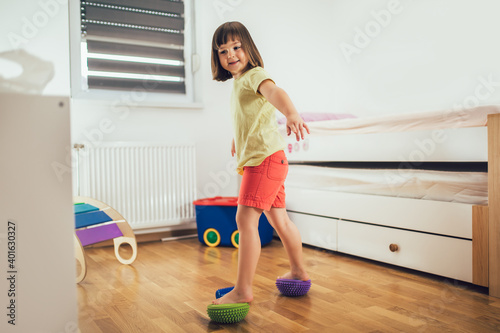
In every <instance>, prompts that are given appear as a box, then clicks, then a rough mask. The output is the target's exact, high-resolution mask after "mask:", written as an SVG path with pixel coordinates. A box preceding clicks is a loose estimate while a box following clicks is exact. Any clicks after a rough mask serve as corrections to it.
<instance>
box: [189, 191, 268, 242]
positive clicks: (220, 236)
mask: <svg viewBox="0 0 500 333" xmlns="http://www.w3.org/2000/svg"><path fill="white" fill-rule="evenodd" d="M237 201H238V198H237V197H214V198H207V199H200V200H196V201H195V202H193V204H194V205H195V209H196V225H197V228H198V240H199V241H200V242H201V243H203V244H206V245H208V246H212V247H213V246H219V245H220V246H234V247H236V248H238V247H239V233H238V228H237V226H236V208H237V206H238V203H237ZM273 230H274V229H273V228H272V227H271V225H270V224H269V222H268V221H267V218H266V216H265V215H264V214H262V215H261V217H260V220H259V235H260V242H261V244H262V245H266V244H268V243H270V242H271V240H272V239H273Z"/></svg>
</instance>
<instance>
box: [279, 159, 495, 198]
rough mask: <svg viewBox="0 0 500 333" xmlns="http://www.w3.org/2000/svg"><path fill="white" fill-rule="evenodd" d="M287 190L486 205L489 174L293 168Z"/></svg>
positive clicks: (289, 173)
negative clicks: (295, 188)
mask: <svg viewBox="0 0 500 333" xmlns="http://www.w3.org/2000/svg"><path fill="white" fill-rule="evenodd" d="M289 167H290V168H289V172H288V176H287V180H286V183H285V186H286V187H298V188H306V189H317V190H323V191H335V192H345V193H358V194H370V195H379V196H391V197H403V198H413V199H424V200H434V201H447V202H458V203H466V204H475V205H477V204H480V205H486V204H487V203H488V174H487V172H455V171H435V170H416V169H351V168H331V167H321V166H311V165H290V166H289Z"/></svg>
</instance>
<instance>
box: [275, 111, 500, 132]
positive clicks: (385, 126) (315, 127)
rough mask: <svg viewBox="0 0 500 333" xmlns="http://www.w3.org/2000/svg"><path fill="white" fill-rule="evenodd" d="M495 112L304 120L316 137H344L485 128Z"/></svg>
mask: <svg viewBox="0 0 500 333" xmlns="http://www.w3.org/2000/svg"><path fill="white" fill-rule="evenodd" d="M495 113H500V106H498V105H487V106H478V107H475V108H468V109H465V108H464V109H458V110H455V109H448V110H439V111H429V112H417V113H405V114H391V115H383V116H373V117H363V118H355V119H341V120H323V121H311V122H307V117H306V116H307V115H303V118H304V119H305V120H306V122H307V125H308V127H309V129H310V131H311V134H313V135H341V134H367V133H389V132H409V131H423V130H433V129H446V128H467V127H482V126H486V125H487V118H488V114H495ZM342 118H346V117H342ZM280 130H281V132H282V134H284V133H286V130H285V126H284V125H283V126H281V128H280Z"/></svg>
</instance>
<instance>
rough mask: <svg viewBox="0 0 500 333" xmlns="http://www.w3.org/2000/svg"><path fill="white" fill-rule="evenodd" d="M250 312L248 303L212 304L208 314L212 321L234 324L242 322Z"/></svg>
mask: <svg viewBox="0 0 500 333" xmlns="http://www.w3.org/2000/svg"><path fill="white" fill-rule="evenodd" d="M248 310H250V305H249V304H248V303H234V304H210V305H209V306H208V307H207V313H208V316H209V317H210V319H212V321H214V322H217V323H221V324H233V323H237V322H239V321H242V320H243V318H245V316H246V315H247V313H248Z"/></svg>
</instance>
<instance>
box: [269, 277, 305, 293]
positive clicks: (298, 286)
mask: <svg viewBox="0 0 500 333" xmlns="http://www.w3.org/2000/svg"><path fill="white" fill-rule="evenodd" d="M276 287H278V290H279V291H280V292H281V293H282V294H283V295H284V296H289V297H295V296H303V295H305V294H307V292H308V291H309V289H310V288H311V280H307V281H301V280H293V279H277V280H276Z"/></svg>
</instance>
